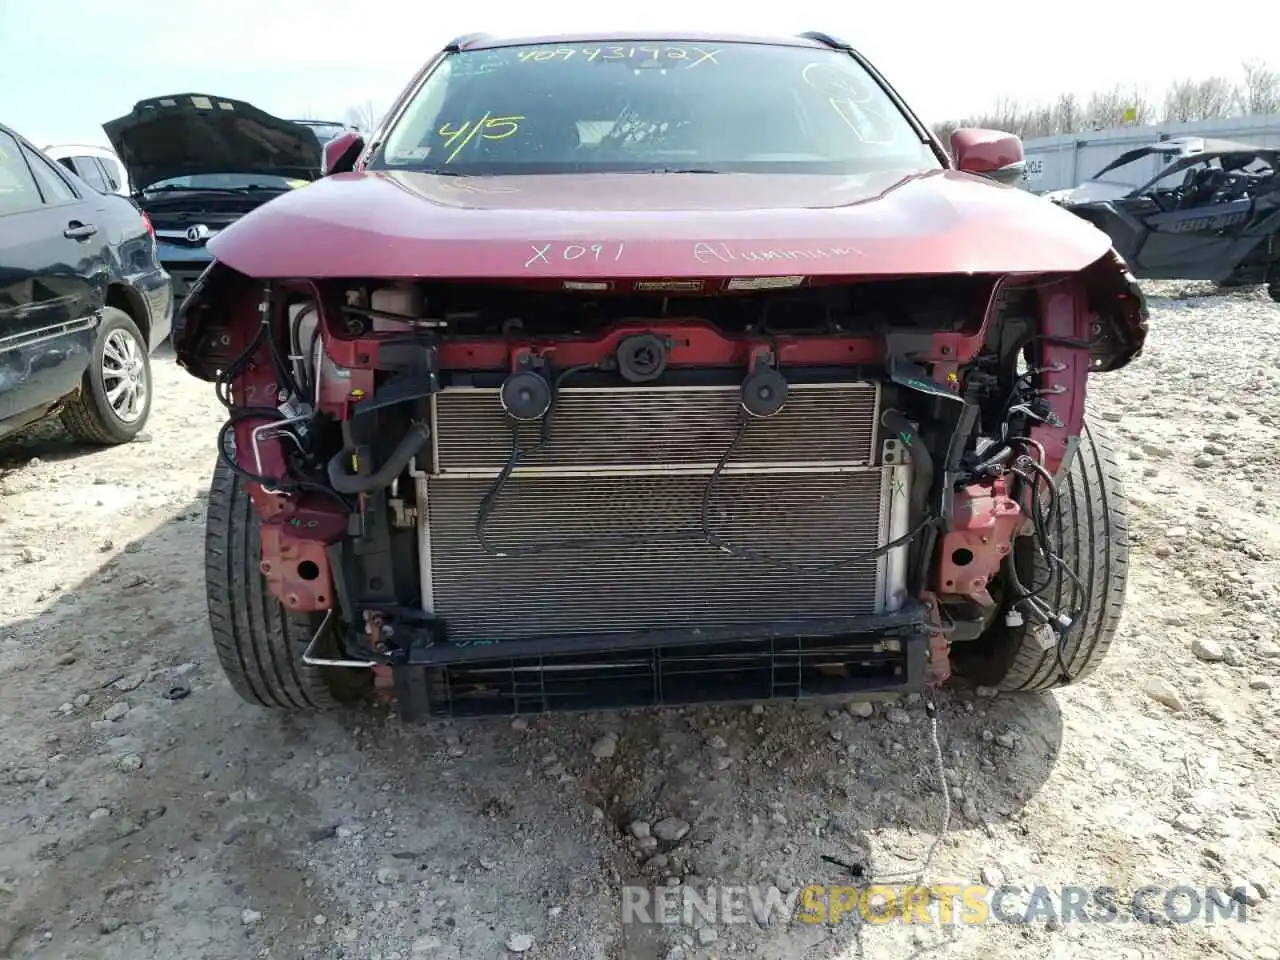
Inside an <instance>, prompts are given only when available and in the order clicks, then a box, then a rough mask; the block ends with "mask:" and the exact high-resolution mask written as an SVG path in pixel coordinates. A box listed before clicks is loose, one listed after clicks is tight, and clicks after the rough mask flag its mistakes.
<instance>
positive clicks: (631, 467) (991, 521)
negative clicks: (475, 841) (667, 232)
mask: <svg viewBox="0 0 1280 960" xmlns="http://www.w3.org/2000/svg"><path fill="white" fill-rule="evenodd" d="M780 279H789V278H780ZM794 279H795V280H797V281H800V280H801V278H794ZM731 283H732V281H724V280H719V279H707V280H661V279H655V280H652V281H645V280H634V281H633V280H627V281H618V282H610V283H606V284H601V283H594V284H586V283H581V284H574V283H572V282H568V281H565V282H561V281H546V282H531V281H524V282H515V281H510V282H505V281H490V282H486V283H483V284H475V283H452V282H417V281H415V282H403V283H386V282H369V283H362V282H357V281H348V280H326V281H299V282H292V281H283V280H281V281H269V282H262V281H257V280H251V279H250V278H248V277H245V276H243V275H241V274H239V273H237V272H235V271H233V270H231V269H230V268H229V267H226V266H224V265H222V264H215V265H214V266H213V267H211V268H210V270H208V271H206V273H205V274H204V275H203V276H202V278H201V279H200V280H199V281H198V283H197V284H196V287H195V288H194V289H193V291H192V294H191V296H190V297H189V299H188V301H187V303H186V304H185V305H184V315H183V317H182V318H180V321H179V324H178V326H177V328H176V329H177V332H176V334H175V338H174V339H175V345H176V347H177V349H178V355H179V361H180V363H181V364H182V365H183V366H184V367H186V368H187V369H188V370H189V371H190V372H192V373H193V374H195V375H196V376H199V377H202V378H203V379H206V380H209V381H211V382H214V383H215V384H216V389H217V392H218V395H219V398H220V399H221V400H222V402H223V403H224V404H225V405H226V406H227V408H228V411H229V416H228V420H227V422H226V425H225V426H224V428H223V430H222V431H221V433H220V436H219V455H220V456H221V457H222V458H223V460H224V462H226V463H227V464H228V465H229V466H230V467H232V468H233V469H234V470H235V471H236V472H237V473H238V474H239V475H240V476H241V477H242V478H243V479H244V480H245V481H246V482H247V483H248V484H249V491H250V496H251V497H252V500H253V504H254V507H255V510H256V512H257V513H258V515H259V518H260V536H261V571H262V574H263V577H264V579H265V582H266V584H267V586H268V588H269V590H270V592H271V593H272V594H273V595H274V596H275V597H277V598H278V599H279V600H280V601H281V603H282V604H284V606H285V607H286V609H288V610H291V611H296V612H298V613H304V614H309V615H312V616H314V618H315V622H316V632H315V635H314V638H313V639H312V641H311V642H310V644H309V646H308V649H307V653H306V658H305V659H306V662H307V663H309V664H314V665H319V666H332V667H334V668H344V667H345V668H359V669H366V668H369V669H373V670H375V672H376V673H378V675H379V676H380V677H381V678H383V682H384V683H385V684H386V685H387V686H392V687H394V690H395V694H396V696H397V698H399V699H400V700H402V701H405V700H407V701H409V702H410V703H417V704H418V705H419V707H420V709H421V711H422V712H424V713H430V714H468V713H488V712H503V713H509V712H526V711H528V710H531V709H539V710H549V709H586V708H594V707H599V706H606V705H607V706H626V705H641V704H650V703H676V702H693V701H706V700H716V699H764V698H770V697H799V696H809V695H815V694H822V693H841V692H846V691H850V690H889V689H904V688H911V687H918V686H922V685H925V684H929V683H934V684H936V683H940V682H942V681H943V680H945V679H946V677H947V676H948V674H949V672H950V669H951V668H950V657H951V653H952V650H953V649H954V648H955V647H957V646H958V645H961V644H966V643H978V642H981V637H982V636H983V634H984V632H985V631H987V630H988V629H989V628H990V627H991V625H992V624H993V623H995V622H997V620H1002V619H1003V620H1005V621H1007V622H1013V620H1012V618H1017V619H1018V622H1022V621H1023V620H1026V621H1030V622H1032V623H1035V624H1039V625H1041V626H1042V627H1043V629H1044V630H1045V631H1046V636H1047V637H1048V638H1049V639H1048V640H1047V641H1046V642H1048V643H1052V642H1053V640H1052V638H1053V637H1054V636H1060V635H1062V634H1063V633H1065V632H1066V631H1067V630H1069V629H1070V627H1071V624H1072V622H1073V620H1074V619H1075V617H1076V616H1077V615H1078V611H1077V610H1073V609H1071V608H1070V607H1069V606H1065V607H1063V606H1055V605H1054V604H1052V603H1051V602H1049V600H1047V599H1046V597H1045V590H1044V587H1042V586H1041V585H1040V584H1039V583H1036V582H1031V581H1030V580H1026V579H1025V578H1026V577H1027V573H1026V571H1027V570H1028V569H1032V568H1034V569H1037V570H1040V571H1041V575H1043V571H1044V570H1045V569H1047V570H1049V571H1050V572H1051V573H1058V572H1060V571H1061V566H1062V564H1061V561H1060V560H1059V558H1058V557H1057V556H1056V554H1055V553H1054V536H1053V532H1052V531H1051V530H1049V529H1048V526H1047V523H1046V520H1045V517H1046V515H1047V506H1048V505H1049V504H1051V503H1052V499H1053V497H1054V496H1055V495H1056V490H1057V482H1058V480H1059V478H1060V474H1061V471H1062V470H1063V469H1065V466H1066V465H1067V464H1068V462H1069V461H1070V459H1071V456H1072V453H1073V450H1074V444H1075V443H1076V441H1077V438H1078V437H1079V435H1080V431H1081V425H1082V422H1083V415H1084V399H1085V384H1086V377H1087V375H1088V374H1089V373H1090V372H1097V371H1105V370H1112V369H1116V368H1118V367H1120V366H1123V365H1124V364H1125V363H1127V362H1128V361H1129V360H1130V359H1131V358H1132V357H1133V356H1136V355H1137V353H1138V352H1139V351H1140V349H1141V346H1142V342H1143V338H1144V336H1145V331H1146V310H1145V305H1144V303H1143V300H1142V296H1141V293H1140V292H1139V291H1138V289H1137V287H1136V284H1135V283H1134V281H1133V278H1132V277H1131V276H1129V275H1128V274H1127V272H1125V271H1124V270H1123V268H1122V266H1120V265H1118V262H1117V261H1116V260H1114V259H1113V258H1111V257H1108V258H1104V259H1103V260H1102V261H1099V263H1098V264H1096V265H1095V267H1093V268H1089V269H1086V270H1085V271H1083V272H1080V273H1075V274H1071V275H1069V276H1031V277H1004V276H986V275H949V276H942V277H925V278H911V279H884V280H880V279H863V280H860V281H854V280H843V281H839V282H837V281H835V280H827V279H822V280H821V281H819V280H817V279H816V278H815V279H812V280H806V281H804V282H797V283H796V284H795V285H793V286H790V287H782V285H781V284H779V283H767V282H759V283H756V284H754V288H748V289H740V288H738V289H735V288H734V287H733V286H730V285H729V284H731ZM770 287H781V288H777V289H770ZM1028 557H1032V558H1033V560H1034V562H1033V563H1031V564H1030V566H1028V565H1027V563H1026V561H1027V558H1028ZM1037 565H1038V566H1037ZM1062 575H1063V576H1067V577H1069V578H1071V577H1075V578H1077V581H1078V576H1077V574H1075V573H1074V572H1072V571H1065V572H1062ZM530 704H532V706H530Z"/></svg>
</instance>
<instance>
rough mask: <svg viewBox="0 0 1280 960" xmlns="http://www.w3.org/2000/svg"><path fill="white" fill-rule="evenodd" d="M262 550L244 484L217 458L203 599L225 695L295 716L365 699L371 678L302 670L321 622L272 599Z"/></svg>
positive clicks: (328, 669)
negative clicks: (225, 681)
mask: <svg viewBox="0 0 1280 960" xmlns="http://www.w3.org/2000/svg"><path fill="white" fill-rule="evenodd" d="M261 549H262V548H261V542H260V540H259V537H258V515H257V513H256V512H255V511H254V509H253V505H252V503H251V501H250V500H249V494H248V491H247V490H246V489H245V486H244V481H243V480H242V479H241V478H240V477H239V476H238V475H237V474H236V473H235V472H234V471H233V470H232V469H231V468H230V467H228V466H227V465H226V464H225V463H224V462H223V461H222V459H221V458H219V459H218V465H217V467H216V468H215V469H214V471H213V482H212V484H211V486H210V488H209V505H208V513H207V522H206V525H205V543H204V550H205V591H206V594H207V597H208V602H209V626H210V628H211V629H212V631H213V646H214V649H215V650H216V651H217V654H218V660H219V662H220V663H221V665H222V670H223V672H224V673H225V674H226V675H227V679H228V680H229V681H230V682H231V687H232V689H234V690H235V692H236V693H237V694H238V695H239V696H240V698H241V699H242V700H244V701H245V702H246V703H251V704H254V705H255V706H261V707H272V708H275V709H279V710H286V711H290V712H298V713H307V712H311V713H314V712H319V711H325V710H334V709H337V708H338V707H341V706H342V705H344V704H349V703H352V702H355V701H358V700H361V699H363V698H365V697H366V696H367V695H368V693H369V692H370V691H371V689H372V684H373V675H372V673H371V672H370V671H368V670H348V669H343V668H338V667H313V666H310V665H308V664H306V663H304V662H303V660H302V654H303V651H305V650H306V648H307V644H309V643H310V642H311V638H312V637H313V636H314V635H315V632H316V630H317V629H318V628H319V626H320V622H321V620H322V617H320V616H318V615H311V614H299V613H294V612H292V611H290V610H287V609H285V607H284V605H283V604H281V603H280V601H278V600H277V599H276V598H275V597H273V596H272V595H271V593H270V592H269V591H268V590H267V588H266V584H265V583H264V581H263V578H262V573H261V571H260V570H259V566H258V564H259V562H260V560H261Z"/></svg>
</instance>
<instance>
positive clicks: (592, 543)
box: [474, 363, 697, 557]
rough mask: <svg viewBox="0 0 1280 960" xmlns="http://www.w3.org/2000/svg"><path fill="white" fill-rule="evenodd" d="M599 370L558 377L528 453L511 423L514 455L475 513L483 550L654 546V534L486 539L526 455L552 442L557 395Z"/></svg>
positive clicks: (513, 552) (569, 371)
mask: <svg viewBox="0 0 1280 960" xmlns="http://www.w3.org/2000/svg"><path fill="white" fill-rule="evenodd" d="M596 369H599V366H598V365H597V364H594V363H584V364H580V365H579V366H576V367H567V368H566V369H564V370H562V371H561V372H560V373H559V374H558V375H557V376H556V378H555V380H554V381H553V384H552V389H551V404H550V406H548V407H547V412H546V413H544V414H543V415H542V423H541V425H540V431H539V439H538V442H537V443H536V444H534V445H533V446H532V447H530V448H529V449H528V450H522V449H521V448H520V425H519V423H518V422H514V421H513V423H512V427H511V453H510V454H509V455H508V457H507V462H506V463H505V464H504V465H503V467H502V471H501V472H500V473H499V474H498V476H497V479H495V480H494V482H493V484H492V485H491V486H490V487H489V489H488V490H487V491H485V494H484V496H483V497H481V498H480V506H479V508H478V509H477V510H476V520H475V525H474V529H475V535H476V541H477V542H478V543H479V544H480V549H481V550H483V551H484V552H485V553H487V554H489V555H490V556H493V557H528V556H534V555H536V554H540V553H550V552H552V551H555V550H574V549H581V548H583V547H599V546H624V547H626V546H637V547H638V546H643V545H644V544H648V543H652V542H653V541H654V540H655V539H656V537H655V536H654V535H653V534H652V533H647V534H628V535H625V536H616V537H568V538H565V539H561V540H550V541H544V542H542V543H538V544H533V545H530V546H527V547H511V548H502V547H496V546H494V545H493V544H492V543H490V542H489V538H488V537H487V536H486V530H487V529H488V526H489V521H490V520H491V519H492V518H493V513H494V510H496V509H497V506H498V498H499V497H500V496H502V492H503V491H504V490H505V489H506V486H507V483H508V482H509V481H510V480H511V475H512V474H513V473H514V472H515V470H516V468H517V467H518V466H519V465H520V461H521V460H522V459H523V458H524V457H525V456H526V455H532V454H536V453H537V452H538V451H539V450H541V449H542V448H543V447H545V446H547V444H548V443H550V442H551V421H552V417H553V415H554V413H555V408H556V399H557V394H558V393H559V390H560V386H561V384H563V383H564V382H565V381H566V380H568V379H569V378H570V377H573V376H577V375H578V374H580V373H586V372H587V371H588V370H596ZM696 539H697V537H696V536H694V535H692V534H691V535H690V536H688V537H677V538H676V542H677V543H679V542H682V541H685V540H696Z"/></svg>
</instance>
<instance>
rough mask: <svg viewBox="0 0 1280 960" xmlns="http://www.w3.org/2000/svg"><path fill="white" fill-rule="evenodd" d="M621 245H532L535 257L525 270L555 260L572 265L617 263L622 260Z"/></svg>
mask: <svg viewBox="0 0 1280 960" xmlns="http://www.w3.org/2000/svg"><path fill="white" fill-rule="evenodd" d="M622 248H623V245H622V244H621V243H532V244H530V245H529V249H530V250H532V251H533V255H532V256H531V257H529V259H528V260H526V261H525V262H524V266H525V269H526V270H527V269H528V268H529V267H532V266H533V265H534V264H536V263H547V264H549V263H551V262H552V261H554V260H560V261H564V262H565V263H572V262H573V261H575V260H589V261H590V262H592V263H601V262H605V261H608V262H611V263H617V262H618V261H619V260H621V259H622Z"/></svg>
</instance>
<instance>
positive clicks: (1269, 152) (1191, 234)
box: [1046, 137, 1280, 300]
mask: <svg viewBox="0 0 1280 960" xmlns="http://www.w3.org/2000/svg"><path fill="white" fill-rule="evenodd" d="M1152 160H1154V161H1155V162H1156V166H1155V167H1154V170H1155V171H1156V172H1155V175H1154V176H1151V175H1150V174H1151V171H1152V169H1153V168H1152V167H1151V166H1150V165H1149V164H1150V163H1151V161H1152ZM1135 177H1137V178H1138V179H1136V180H1135V179H1134V178H1135ZM1135 184H1136V185H1135ZM1046 198H1047V199H1049V200H1052V201H1053V202H1055V203H1058V204H1060V205H1062V206H1064V207H1066V208H1067V209H1068V210H1070V211H1071V212H1073V213H1075V214H1076V215H1078V216H1080V217H1082V218H1084V219H1085V220H1088V221H1089V222H1090V223H1092V224H1093V225H1094V226H1096V227H1099V228H1100V229H1101V230H1103V231H1104V232H1105V233H1107V234H1108V235H1109V236H1110V237H1111V239H1112V241H1113V242H1114V243H1115V248H1116V250H1117V251H1118V252H1119V253H1120V255H1121V256H1122V257H1124V259H1125V261H1126V262H1127V263H1128V264H1129V269H1130V270H1132V271H1133V274H1134V275H1135V276H1136V277H1139V278H1140V279H1144V280H1212V281H1215V282H1217V283H1219V284H1221V285H1223V286H1233V287H1234V286H1248V285H1252V284H1262V283H1265V284H1267V288H1268V290H1269V292H1270V294H1271V296H1272V298H1273V299H1275V300H1280V150H1277V149H1276V148H1274V147H1258V146H1254V145H1252V144H1248V143H1237V142H1235V141H1233V140H1214V139H1209V138H1203V137H1175V138H1172V139H1169V140H1162V141H1159V142H1157V143H1153V144H1150V145H1148V146H1145V147H1139V148H1138V149H1136V150H1130V151H1128V152H1127V153H1124V154H1121V155H1120V156H1119V157H1117V158H1116V159H1115V160H1113V161H1112V162H1111V163H1109V164H1107V165H1106V166H1105V167H1103V168H1102V169H1101V170H1099V171H1098V172H1097V173H1095V174H1094V175H1093V176H1092V177H1090V178H1089V180H1088V181H1086V182H1085V183H1083V184H1081V185H1080V186H1079V187H1077V188H1076V189H1074V190H1063V191H1057V192H1055V193H1051V194H1047V195H1046Z"/></svg>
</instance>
